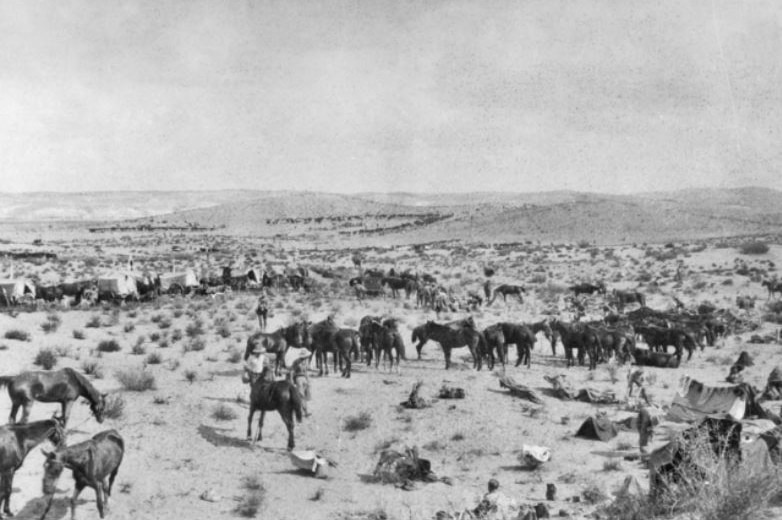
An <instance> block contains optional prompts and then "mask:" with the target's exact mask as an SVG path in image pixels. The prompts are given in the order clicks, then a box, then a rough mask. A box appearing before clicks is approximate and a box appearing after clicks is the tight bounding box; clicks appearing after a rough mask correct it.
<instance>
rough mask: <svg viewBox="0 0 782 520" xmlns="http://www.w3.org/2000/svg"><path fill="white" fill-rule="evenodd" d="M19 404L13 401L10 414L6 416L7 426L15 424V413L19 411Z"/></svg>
mask: <svg viewBox="0 0 782 520" xmlns="http://www.w3.org/2000/svg"><path fill="white" fill-rule="evenodd" d="M19 406H20V403H18V402H16V401H13V402H12V404H11V414H10V415H9V416H8V424H16V413H17V412H18V411H19Z"/></svg>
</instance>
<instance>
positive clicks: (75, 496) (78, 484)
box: [71, 481, 85, 520]
mask: <svg viewBox="0 0 782 520" xmlns="http://www.w3.org/2000/svg"><path fill="white" fill-rule="evenodd" d="M84 486H85V484H84V482H81V481H76V483H75V484H74V486H73V495H71V520H76V500H77V499H78V498H79V494H81V491H82V490H83V489H84Z"/></svg>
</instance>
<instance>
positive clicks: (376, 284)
mask: <svg viewBox="0 0 782 520" xmlns="http://www.w3.org/2000/svg"><path fill="white" fill-rule="evenodd" d="M364 289H365V290H366V293H367V294H368V295H370V296H380V295H381V294H383V279H382V278H380V277H374V276H367V277H366V278H364Z"/></svg>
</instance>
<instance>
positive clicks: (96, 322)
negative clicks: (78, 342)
mask: <svg viewBox="0 0 782 520" xmlns="http://www.w3.org/2000/svg"><path fill="white" fill-rule="evenodd" d="M84 326H85V327H86V328H88V329H97V328H99V327H100V316H97V315H95V316H92V317H91V318H90V320H89V321H88V322H87V323H86V324H85V325H84Z"/></svg>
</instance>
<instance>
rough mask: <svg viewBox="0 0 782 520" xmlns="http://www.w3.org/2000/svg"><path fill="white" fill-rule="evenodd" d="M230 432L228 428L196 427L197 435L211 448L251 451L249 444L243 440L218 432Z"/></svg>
mask: <svg viewBox="0 0 782 520" xmlns="http://www.w3.org/2000/svg"><path fill="white" fill-rule="evenodd" d="M227 431H231V430H230V429H229V428H215V427H214V426H207V425H206V424H202V425H201V426H199V427H198V434H199V435H201V437H203V438H204V440H205V441H206V442H208V443H209V444H211V445H213V446H218V447H228V448H244V449H247V450H249V449H252V446H251V445H250V443H249V442H247V441H246V440H243V439H237V438H236V437H229V436H228V435H224V434H223V433H220V432H227Z"/></svg>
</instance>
